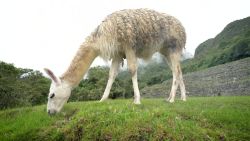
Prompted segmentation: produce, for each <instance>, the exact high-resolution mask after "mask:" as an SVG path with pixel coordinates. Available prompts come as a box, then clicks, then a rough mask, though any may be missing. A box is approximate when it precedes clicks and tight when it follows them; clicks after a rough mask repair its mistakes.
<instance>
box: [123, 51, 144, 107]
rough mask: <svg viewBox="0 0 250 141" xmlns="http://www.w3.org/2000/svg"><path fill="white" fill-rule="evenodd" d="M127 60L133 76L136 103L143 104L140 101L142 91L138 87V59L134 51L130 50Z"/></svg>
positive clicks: (127, 53)
mask: <svg viewBox="0 0 250 141" xmlns="http://www.w3.org/2000/svg"><path fill="white" fill-rule="evenodd" d="M126 58H127V62H128V69H129V71H130V73H131V76H132V83H133V89H134V103H135V104H141V101H140V91H139V87H138V80H137V57H136V55H135V53H134V52H133V50H129V51H127V52H126Z"/></svg>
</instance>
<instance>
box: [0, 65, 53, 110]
mask: <svg viewBox="0 0 250 141" xmlns="http://www.w3.org/2000/svg"><path fill="white" fill-rule="evenodd" d="M49 83H50V80H49V79H47V78H45V77H44V76H43V75H42V73H41V72H39V71H34V70H31V69H22V68H16V67H14V66H13V65H12V64H7V63H4V62H0V109H4V108H11V107H17V106H31V105H37V104H44V103H45V102H46V101H47V93H48V89H49V85H50V84H49Z"/></svg>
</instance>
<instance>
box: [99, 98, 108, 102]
mask: <svg viewBox="0 0 250 141" xmlns="http://www.w3.org/2000/svg"><path fill="white" fill-rule="evenodd" d="M105 100H107V99H105V98H102V99H101V100H100V101H99V102H103V101H105Z"/></svg>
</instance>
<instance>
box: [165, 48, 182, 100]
mask: <svg viewBox="0 0 250 141" xmlns="http://www.w3.org/2000/svg"><path fill="white" fill-rule="evenodd" d="M162 54H163V55H164V56H165V61H166V62H167V63H168V65H169V67H170V68H171V70H172V74H173V81H172V87H171V91H170V94H169V97H168V98H167V101H169V102H170V103H173V102H174V99H175V95H176V90H177V88H178V86H179V84H180V81H179V70H178V67H179V66H180V63H179V55H178V54H177V53H172V54H169V53H165V52H164V53H162Z"/></svg>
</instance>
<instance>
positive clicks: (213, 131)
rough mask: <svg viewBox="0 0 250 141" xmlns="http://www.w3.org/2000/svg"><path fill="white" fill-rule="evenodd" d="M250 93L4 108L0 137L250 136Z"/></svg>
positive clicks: (154, 137) (86, 138) (206, 138)
mask: <svg viewBox="0 0 250 141" xmlns="http://www.w3.org/2000/svg"><path fill="white" fill-rule="evenodd" d="M249 133H250V97H247V96H244V97H200V98H189V99H188V101H187V102H182V101H178V100H177V101H176V102H175V103H174V104H170V103H167V102H165V101H164V100H163V99H143V100H142V104H141V105H134V104H133V103H132V100H131V99H129V100H109V101H107V102H104V103H99V102H96V101H94V102H72V103H68V104H66V106H65V107H64V110H63V111H62V112H61V113H60V114H58V115H56V116H48V115H47V113H46V106H45V105H42V106H36V107H28V108H17V109H10V110H4V111H0V140H1V141H4V140H18V141H22V140H25V141H27V140H41V141H44V140H124V141H125V140H126V141H127V140H177V141H179V140H230V141H231V140H241V141H242V140H250V134H249Z"/></svg>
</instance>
